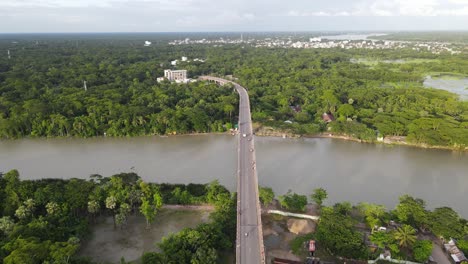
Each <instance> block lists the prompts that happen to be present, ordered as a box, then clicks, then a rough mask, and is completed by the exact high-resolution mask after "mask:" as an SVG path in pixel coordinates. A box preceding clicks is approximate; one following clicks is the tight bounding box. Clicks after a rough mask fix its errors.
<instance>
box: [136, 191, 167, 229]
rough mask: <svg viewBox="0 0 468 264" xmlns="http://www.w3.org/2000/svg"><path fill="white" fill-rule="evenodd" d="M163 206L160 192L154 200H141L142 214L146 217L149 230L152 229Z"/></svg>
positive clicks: (155, 195) (143, 198)
mask: <svg viewBox="0 0 468 264" xmlns="http://www.w3.org/2000/svg"><path fill="white" fill-rule="evenodd" d="M162 204H163V202H162V196H161V194H160V193H159V191H155V193H154V194H153V199H152V200H148V199H146V198H145V197H142V198H141V206H140V212H141V213H142V214H143V215H144V216H145V219H146V228H147V229H149V228H150V225H151V223H152V222H153V221H154V218H155V217H156V214H157V213H158V211H159V210H160V209H161V207H162Z"/></svg>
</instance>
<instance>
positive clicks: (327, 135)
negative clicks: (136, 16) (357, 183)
mask: <svg viewBox="0 0 468 264" xmlns="http://www.w3.org/2000/svg"><path fill="white" fill-rule="evenodd" d="M254 134H255V135H256V136H259V137H275V138H290V139H294V138H331V139H339V140H345V141H353V142H358V143H366V144H373V145H377V144H383V145H388V146H395V145H396V146H407V147H414V148H419V149H436V150H449V151H453V152H468V147H465V148H456V147H449V146H437V145H427V144H421V143H409V142H406V141H388V140H387V141H385V140H384V141H374V142H371V141H366V140H362V139H358V138H355V137H352V136H347V135H338V134H332V133H318V134H305V135H300V134H295V133H291V132H281V131H278V130H276V129H273V128H270V131H269V132H265V131H261V129H260V128H257V129H256V131H255V132H254ZM210 135H231V136H235V134H232V133H231V132H228V131H227V132H206V133H195V132H192V133H186V134H183V133H181V134H169V135H157V134H149V135H136V136H116V137H114V136H94V137H76V136H56V137H22V138H11V139H0V142H8V141H16V140H23V139H28V140H41V139H42V140H44V139H45V140H49V139H52V140H54V139H98V138H103V139H105V138H109V139H118V138H139V137H159V138H169V137H183V136H210Z"/></svg>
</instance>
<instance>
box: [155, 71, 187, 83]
mask: <svg viewBox="0 0 468 264" xmlns="http://www.w3.org/2000/svg"><path fill="white" fill-rule="evenodd" d="M164 79H167V80H169V81H171V82H177V83H188V82H189V81H190V79H187V70H174V71H173V70H164V78H162V77H161V78H157V81H158V82H161V81H162V80H164Z"/></svg>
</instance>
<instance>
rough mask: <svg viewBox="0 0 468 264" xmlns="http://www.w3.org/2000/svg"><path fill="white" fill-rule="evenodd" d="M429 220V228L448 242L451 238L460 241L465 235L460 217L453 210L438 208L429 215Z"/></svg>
mask: <svg viewBox="0 0 468 264" xmlns="http://www.w3.org/2000/svg"><path fill="white" fill-rule="evenodd" d="M429 219H430V220H429V227H430V228H431V230H432V232H434V234H435V235H437V236H439V237H443V238H445V239H447V240H448V239H450V238H455V239H459V238H462V237H463V236H464V235H465V232H464V230H463V229H464V227H463V224H462V223H461V221H460V220H461V219H460V216H459V215H458V213H457V212H455V211H454V210H453V209H452V208H449V207H441V208H436V209H435V210H434V211H433V212H431V213H429Z"/></svg>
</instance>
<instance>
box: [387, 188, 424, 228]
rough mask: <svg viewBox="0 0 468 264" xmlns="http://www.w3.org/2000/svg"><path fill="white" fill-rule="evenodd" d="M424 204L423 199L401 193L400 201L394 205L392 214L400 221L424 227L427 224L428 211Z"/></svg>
mask: <svg viewBox="0 0 468 264" xmlns="http://www.w3.org/2000/svg"><path fill="white" fill-rule="evenodd" d="M425 206H426V204H425V202H424V201H423V200H421V199H415V198H413V197H411V196H409V195H403V196H401V197H400V203H399V204H398V205H397V206H396V208H395V210H394V214H395V215H396V216H397V218H398V220H400V221H401V222H403V223H405V224H409V225H412V226H416V227H420V228H422V229H424V228H426V227H427V224H428V212H427V211H426V208H425Z"/></svg>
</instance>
